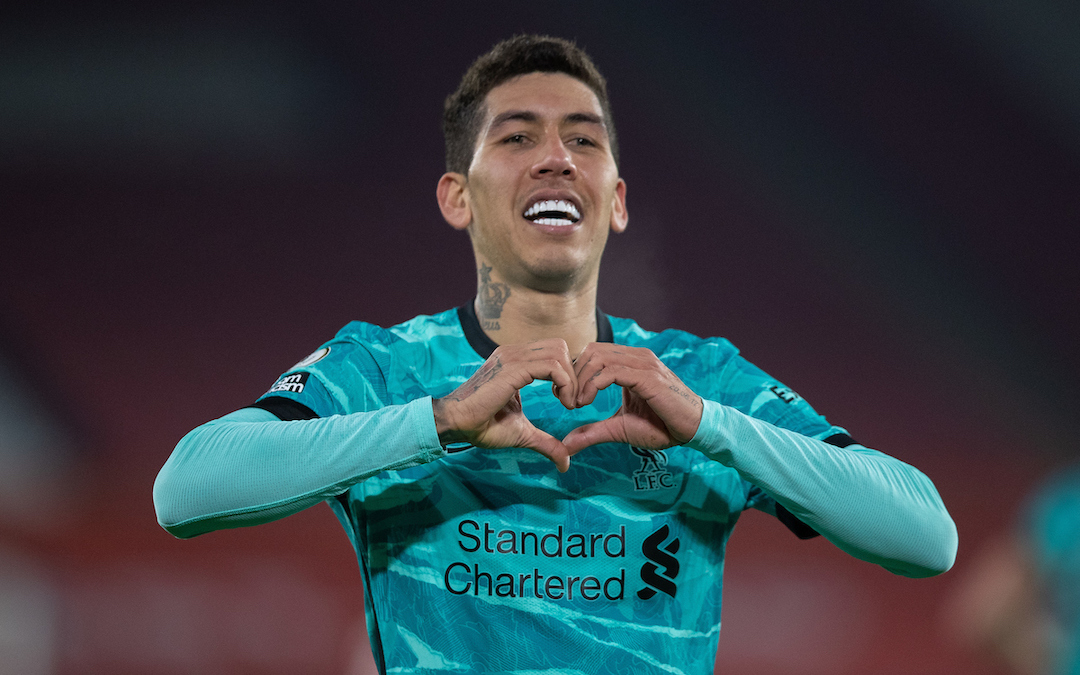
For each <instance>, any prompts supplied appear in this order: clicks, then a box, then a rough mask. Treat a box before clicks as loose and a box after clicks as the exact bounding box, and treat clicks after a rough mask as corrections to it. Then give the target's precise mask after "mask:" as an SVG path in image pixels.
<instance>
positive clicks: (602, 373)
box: [578, 363, 648, 406]
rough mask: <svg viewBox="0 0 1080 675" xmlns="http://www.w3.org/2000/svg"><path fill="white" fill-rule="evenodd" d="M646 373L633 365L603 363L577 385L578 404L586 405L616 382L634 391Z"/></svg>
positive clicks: (643, 379)
mask: <svg viewBox="0 0 1080 675" xmlns="http://www.w3.org/2000/svg"><path fill="white" fill-rule="evenodd" d="M647 376H648V373H646V372H645V371H642V370H640V369H638V368H635V367H633V366H626V365H621V364H610V363H608V364H604V366H603V367H602V368H600V369H598V370H597V371H596V372H595V373H593V374H592V375H591V376H589V378H588V379H587V380H583V381H581V384H580V385H579V387H578V405H579V406H586V405H589V404H590V403H592V402H593V401H594V400H595V399H596V395H597V394H598V393H599V392H600V391H601V390H603V389H607V388H608V387H610V386H611V385H613V384H618V385H619V386H621V387H625V388H626V389H629V390H631V391H635V390H636V389H637V388H638V387H639V386H640V385H641V384H642V382H644V381H645V380H646V378H647Z"/></svg>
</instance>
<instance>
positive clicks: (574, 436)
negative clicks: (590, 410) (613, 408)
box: [562, 417, 627, 455]
mask: <svg viewBox="0 0 1080 675" xmlns="http://www.w3.org/2000/svg"><path fill="white" fill-rule="evenodd" d="M562 442H563V445H565V446H566V449H567V450H568V451H569V452H570V455H576V454H577V453H579V452H581V451H582V450H584V449H585V448H587V447H589V446H590V445H599V444H600V443H611V442H627V441H626V434H625V432H624V430H623V427H622V424H620V423H619V422H618V421H617V420H616V419H615V418H613V417H609V418H608V419H606V420H600V421H599V422H591V423H589V424H583V425H581V426H580V427H578V428H577V429H574V430H573V431H571V432H570V433H568V434H567V435H566V437H565V438H563V440H562Z"/></svg>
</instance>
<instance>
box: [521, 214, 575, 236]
mask: <svg viewBox="0 0 1080 675" xmlns="http://www.w3.org/2000/svg"><path fill="white" fill-rule="evenodd" d="M524 220H525V222H526V223H528V224H529V225H531V226H532V227H534V228H535V229H537V230H540V231H541V232H543V233H545V234H555V235H566V234H570V233H572V232H576V231H577V230H578V229H579V226H580V225H581V221H580V220H579V221H577V222H576V223H571V222H569V221H566V222H567V224H566V225H552V224H550V222H552V220H553V219H547V218H542V219H541V221H545V220H546V221H548V222H547V223H545V222H539V221H535V220H529V219H528V218H525V219H524Z"/></svg>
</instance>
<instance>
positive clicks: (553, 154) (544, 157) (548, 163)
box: [530, 136, 577, 180]
mask: <svg viewBox="0 0 1080 675" xmlns="http://www.w3.org/2000/svg"><path fill="white" fill-rule="evenodd" d="M540 152H541V154H540V156H539V157H538V158H537V161H536V163H535V164H533V166H532V170H531V172H530V173H531V174H532V177H533V178H547V177H551V176H553V175H554V176H564V177H566V178H569V179H571V180H573V179H574V178H576V177H577V166H576V165H575V164H574V158H573V156H571V154H570V149H569V148H567V147H566V145H565V144H564V143H563V142H562V139H561V138H559V137H558V136H553V137H549V140H548V141H547V142H546V143H544V144H543V145H541V146H540Z"/></svg>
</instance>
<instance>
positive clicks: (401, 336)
mask: <svg viewBox="0 0 1080 675" xmlns="http://www.w3.org/2000/svg"><path fill="white" fill-rule="evenodd" d="M460 334H461V324H460V322H459V321H458V318H457V313H456V311H455V310H452V309H451V310H447V311H445V312H440V313H438V314H420V315H418V316H415V317H413V318H411V319H409V320H408V321H403V322H402V323H399V324H397V325H394V326H390V327H389V328H384V327H382V326H378V325H376V324H373V323H368V322H366V321H351V322H349V323H348V324H346V325H345V326H344V327H343V328H342V329H341V330H339V331H338V332H337V335H335V336H334V339H333V340H332V341H331V342H330V343H328V344H333V343H339V344H341V345H343V346H344V345H354V346H357V347H363V348H366V349H367V350H368V351H371V352H373V353H376V352H388V351H390V350H392V349H394V348H395V347H401V346H404V345H409V344H423V343H426V342H428V341H429V340H431V339H433V338H437V337H439V336H444V335H453V336H459V335H460Z"/></svg>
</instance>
